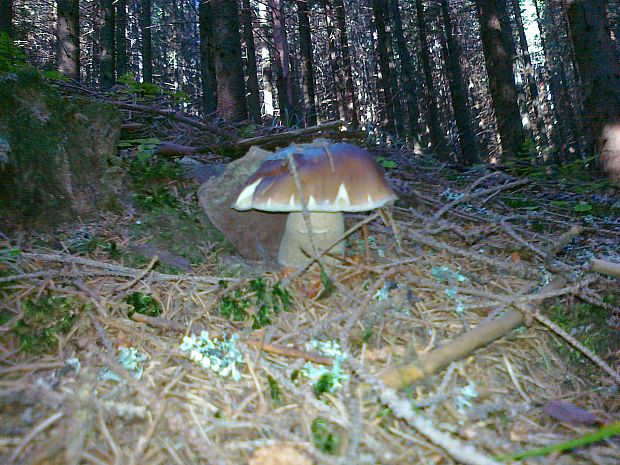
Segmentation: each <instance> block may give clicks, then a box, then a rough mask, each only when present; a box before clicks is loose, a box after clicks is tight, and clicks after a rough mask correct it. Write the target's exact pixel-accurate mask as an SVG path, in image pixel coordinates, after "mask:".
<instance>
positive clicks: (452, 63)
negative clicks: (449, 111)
mask: <svg viewBox="0 0 620 465" xmlns="http://www.w3.org/2000/svg"><path fill="white" fill-rule="evenodd" d="M441 14H442V16H443V18H442V19H443V24H444V31H445V34H446V53H447V55H448V56H447V60H446V62H447V65H448V83H449V86H450V96H451V97H452V106H453V107H454V119H455V121H456V127H457V130H458V133H459V145H460V146H461V157H462V161H463V162H464V163H465V164H466V165H473V164H474V163H480V148H479V147H478V143H477V141H476V134H475V133H474V129H473V128H472V124H471V122H472V118H471V112H470V111H469V106H468V105H467V87H466V85H465V79H464V78H463V69H462V68H461V45H460V44H459V41H458V40H457V38H456V37H455V34H454V31H453V29H452V19H451V18H450V9H449V5H448V0H441Z"/></svg>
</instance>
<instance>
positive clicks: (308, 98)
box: [297, 0, 317, 126]
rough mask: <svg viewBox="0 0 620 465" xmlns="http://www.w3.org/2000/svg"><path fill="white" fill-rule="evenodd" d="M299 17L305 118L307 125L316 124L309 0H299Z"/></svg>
mask: <svg viewBox="0 0 620 465" xmlns="http://www.w3.org/2000/svg"><path fill="white" fill-rule="evenodd" d="M297 18H298V21H299V51H300V54H301V77H302V91H303V94H304V120H305V121H306V126H316V124H317V115H316V102H315V100H316V96H315V82H314V63H313V59H312V34H311V33H310V13H309V11H308V0H297Z"/></svg>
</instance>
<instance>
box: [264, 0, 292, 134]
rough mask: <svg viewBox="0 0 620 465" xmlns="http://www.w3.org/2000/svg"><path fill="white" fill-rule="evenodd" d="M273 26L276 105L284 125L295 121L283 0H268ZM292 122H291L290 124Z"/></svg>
mask: <svg viewBox="0 0 620 465" xmlns="http://www.w3.org/2000/svg"><path fill="white" fill-rule="evenodd" d="M269 6H270V7H271V18H272V28H273V45H274V47H275V55H274V58H275V62H274V64H275V71H276V88H277V90H278V106H279V107H280V121H282V123H283V124H284V125H286V126H290V125H294V124H295V123H296V121H294V119H295V114H294V109H293V75H292V74H291V70H290V66H289V46H288V38H287V35H286V22H285V15H284V2H283V1H282V0H269ZM291 123H292V124H291Z"/></svg>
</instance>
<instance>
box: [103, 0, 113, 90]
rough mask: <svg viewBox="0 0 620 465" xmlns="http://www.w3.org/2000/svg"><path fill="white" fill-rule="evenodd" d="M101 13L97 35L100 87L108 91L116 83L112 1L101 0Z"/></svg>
mask: <svg viewBox="0 0 620 465" xmlns="http://www.w3.org/2000/svg"><path fill="white" fill-rule="evenodd" d="M101 13H102V15H103V23H102V25H101V31H100V35H99V42H100V43H101V59H100V61H99V70H100V72H101V87H103V88H104V89H109V88H110V87H112V86H113V85H114V83H115V82H116V77H115V68H116V63H115V44H114V33H115V31H114V22H115V21H114V20H115V15H114V0H101Z"/></svg>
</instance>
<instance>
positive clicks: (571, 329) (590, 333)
mask: <svg viewBox="0 0 620 465" xmlns="http://www.w3.org/2000/svg"><path fill="white" fill-rule="evenodd" d="M616 299H618V296H617V295H615V294H608V295H606V296H605V299H604V300H605V301H606V303H609V302H613V301H615V300H616ZM548 315H549V317H550V318H551V320H552V321H553V322H554V323H556V324H557V325H558V326H560V327H561V328H562V329H564V330H565V331H566V332H568V333H569V334H571V335H572V336H574V337H575V338H576V339H577V340H578V341H579V342H581V343H582V344H583V345H584V346H585V347H587V348H588V349H589V350H591V351H592V352H593V353H595V354H597V355H599V356H600V357H602V358H603V359H604V358H605V357H607V356H608V355H609V354H610V353H611V352H613V350H615V348H617V347H618V345H620V336H619V335H618V334H617V332H616V331H614V330H613V329H612V328H610V326H609V324H608V323H607V320H608V319H609V317H610V315H609V312H608V311H607V310H606V309H604V308H602V307H598V306H596V305H592V304H588V303H580V304H576V305H574V306H573V307H572V308H570V309H568V310H567V309H566V308H565V307H564V306H563V305H556V306H553V307H550V308H549V309H548ZM558 349H559V350H560V352H561V353H563V354H565V355H566V356H567V357H568V358H569V360H570V361H571V363H573V364H574V365H575V366H578V367H588V366H590V364H589V362H588V361H587V360H586V359H585V357H584V356H583V355H582V354H581V352H579V351H577V350H575V349H573V348H571V347H569V346H568V345H567V344H565V343H561V345H560V347H559V348H558Z"/></svg>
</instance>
